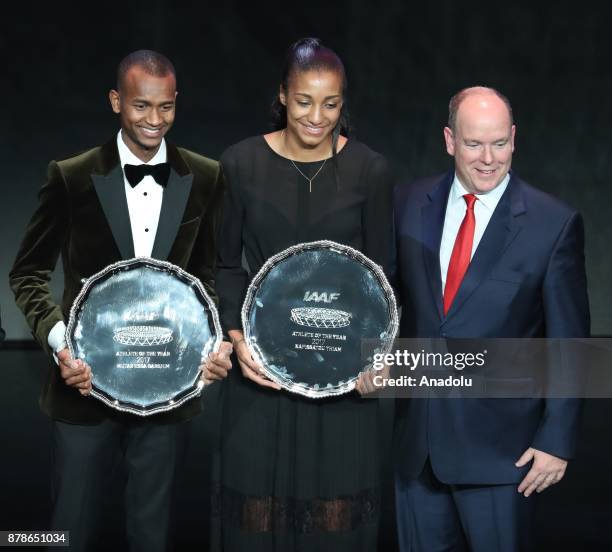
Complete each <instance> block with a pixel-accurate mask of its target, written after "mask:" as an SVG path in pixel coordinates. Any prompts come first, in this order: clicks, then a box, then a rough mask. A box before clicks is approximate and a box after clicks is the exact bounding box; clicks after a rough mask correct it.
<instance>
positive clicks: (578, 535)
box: [0, 0, 612, 550]
mask: <svg viewBox="0 0 612 552" xmlns="http://www.w3.org/2000/svg"><path fill="white" fill-rule="evenodd" d="M601 6H605V4H603V3H590V2H580V3H576V2H572V3H570V2H555V3H541V2H529V3H527V2H525V3H510V2H501V3H489V4H475V3H464V2H453V1H451V0H447V1H442V2H430V3H427V4H416V3H411V2H406V1H399V0H392V1H389V2H376V3H373V2H365V1H357V0H355V1H353V2H348V1H337V2H333V3H331V2H328V3H317V2H305V3H289V2H285V3H283V4H278V5H275V4H274V3H270V2H265V3H255V2H252V3H242V2H236V1H234V2H232V1H227V2H225V3H223V4H221V3H214V4H213V3H206V2H168V1H162V0H154V1H148V2H144V1H136V2H129V3H125V4H124V5H120V4H111V3H106V4H98V5H94V4H93V3H85V2H81V3H73V4H67V3H66V4H62V3H46V4H40V5H39V4H36V3H27V2H22V3H21V4H20V5H19V6H17V7H16V6H12V8H10V10H9V11H5V12H4V13H3V21H2V23H1V25H2V28H1V33H0V55H1V61H2V64H1V65H0V67H2V73H1V74H2V80H1V83H2V90H3V94H2V96H3V105H2V108H1V109H0V162H1V163H2V172H1V174H2V177H3V178H2V183H1V185H2V196H1V197H2V201H0V232H1V234H0V235H1V236H2V255H1V257H0V273H1V274H3V275H4V277H3V278H2V280H0V305H1V307H2V317H3V326H4V328H5V330H6V331H7V338H9V339H11V340H24V339H28V338H29V331H28V329H27V327H26V324H25V322H24V320H23V318H22V316H21V315H20V313H18V311H17V309H16V308H15V306H14V304H13V299H12V295H11V293H10V290H9V288H8V284H7V278H6V274H7V273H8V270H9V268H10V265H11V263H12V261H13V258H14V256H15V253H16V251H17V247H18V244H19V241H20V239H21V236H22V235H23V232H24V229H25V225H26V223H27V220H28V217H29V216H30V214H31V212H32V210H33V208H34V206H35V203H36V192H37V190H38V188H39V186H40V185H41V183H42V182H43V179H44V175H45V168H46V164H47V163H48V161H49V160H50V159H61V158H63V157H66V156H68V155H71V154H73V153H75V152H77V151H81V150H83V149H87V148H89V147H91V146H93V145H97V144H99V143H101V142H104V141H107V140H108V139H110V138H111V137H112V136H113V135H114V133H115V132H116V131H117V121H116V118H115V116H114V115H113V114H112V112H111V111H110V107H109V105H108V99H107V93H108V90H109V89H110V88H111V87H113V86H114V79H115V70H116V65H117V63H118V62H119V60H120V59H121V58H122V57H123V56H124V55H126V54H127V53H129V52H130V51H132V50H135V49H138V48H152V49H156V50H159V51H161V52H163V53H165V54H166V55H167V56H168V57H169V58H170V59H171V60H172V61H173V62H174V64H175V66H176V69H177V75H178V89H179V98H178V106H177V119H176V122H175V127H174V128H173V130H172V131H171V134H170V135H169V139H170V140H171V141H173V142H176V143H178V144H180V145H183V146H185V147H188V148H190V149H192V150H195V151H197V152H200V153H203V154H204V155H207V156H209V157H213V158H218V156H219V155H220V153H221V152H222V151H223V150H224V149H225V148H226V147H227V146H229V145H230V144H232V143H234V142H236V141H238V140H240V139H242V138H244V137H246V136H250V135H253V134H258V133H262V132H264V131H266V130H267V129H268V107H269V105H270V102H271V99H272V97H273V95H274V93H275V91H276V90H277V88H278V79H279V73H280V68H281V64H282V60H283V57H284V52H285V50H286V48H287V46H288V45H289V44H290V43H291V42H293V41H295V40H296V39H298V38H300V37H302V36H318V37H320V38H321V39H323V41H324V42H325V43H327V44H328V45H329V46H331V47H332V48H333V49H335V50H336V51H337V53H338V54H339V55H340V56H341V58H342V59H343V61H344V63H345V66H346V70H347V74H348V79H349V90H348V105H349V107H350V111H351V115H352V122H353V126H354V128H355V135H356V136H357V137H358V138H359V139H360V140H362V141H364V142H365V143H367V144H368V145H370V146H371V147H372V148H373V149H375V150H377V151H379V152H381V153H383V154H385V155H386V156H387V157H388V158H389V159H390V161H391V162H392V164H393V166H394V168H395V169H396V172H397V175H398V179H399V180H400V181H402V182H407V181H409V180H410V179H411V178H413V177H417V176H424V175H427V174H430V173H438V172H442V171H444V170H447V169H448V168H450V167H451V166H452V160H451V159H450V158H449V157H448V156H447V155H446V153H445V150H444V147H443V141H442V127H443V126H444V122H445V119H446V115H447V104H448V99H449V98H450V96H451V95H452V94H453V93H454V92H456V91H457V90H458V89H460V88H462V87H464V86H469V85H474V84H484V85H489V86H494V87H497V88H499V89H500V90H501V91H502V92H504V93H505V94H506V95H507V96H508V97H509V98H510V100H511V102H512V104H513V108H514V115H515V120H516V123H517V144H516V145H517V150H516V152H515V157H514V164H513V167H514V169H515V170H516V171H517V173H519V174H520V175H521V176H522V177H523V178H524V179H526V180H527V181H529V182H531V183H533V184H535V185H536V186H539V187H541V188H542V189H544V190H546V191H548V192H551V193H553V194H554V195H557V196H558V197H561V198H562V199H564V200H565V201H567V202H568V203H570V204H571V205H572V206H574V207H575V208H577V209H579V210H580V211H581V212H582V213H583V214H584V217H585V227H586V259H587V270H588V277H589V293H590V299H591V309H592V318H593V326H592V327H593V332H594V333H595V334H597V335H610V334H612V294H611V293H610V285H611V284H610V281H611V278H612V260H611V258H612V256H611V255H610V253H609V249H610V242H611V238H612V229H611V226H610V224H609V217H610V213H611V210H610V207H611V206H612V201H611V199H612V191H611V187H610V186H609V184H608V180H609V174H610V164H609V159H610V156H609V152H610V146H611V144H612V139H610V136H609V135H610V130H609V129H610V126H611V125H610V123H611V122H612V117H611V114H612V113H611V111H612V108H611V105H612V102H611V101H610V92H611V91H612V70H611V67H610V53H611V51H612V38H611V34H612V33H611V32H610V19H611V18H610V14H609V13H608V9H606V8H602V7H601ZM7 10H8V8H7ZM60 276H61V275H60ZM54 289H55V290H57V291H59V290H61V280H60V281H59V283H56V284H55V285H54ZM9 345H11V344H9ZM17 345H18V343H16V342H13V343H12V346H13V347H16V346H17ZM0 363H1V368H2V371H1V372H0V374H1V375H0V378H1V379H0V382H2V385H1V395H0V399H1V401H2V402H1V404H2V405H3V416H2V421H0V428H1V432H2V433H1V436H2V440H3V442H4V449H5V451H4V453H3V454H2V455H1V458H2V460H1V462H2V464H1V467H2V471H1V472H0V473H1V474H2V475H1V476H0V477H1V485H2V491H3V493H2V494H3V505H4V506H3V511H2V513H1V517H0V529H17V528H32V529H33V528H38V529H44V528H46V515H47V512H48V508H49V499H48V481H49V470H50V468H49V461H50V454H49V445H50V433H49V431H48V430H49V427H48V426H49V422H48V420H46V419H45V418H44V416H43V415H42V414H40V413H39V412H38V411H37V407H36V395H37V393H38V389H39V386H40V384H41V381H42V377H43V374H44V370H45V360H44V358H43V356H42V354H40V353H38V352H33V351H23V350H18V349H12V350H4V351H0ZM214 406H215V401H214V398H213V399H211V400H210V405H209V408H208V409H207V413H206V414H205V415H204V416H202V417H201V419H199V420H197V421H196V423H195V427H194V439H193V447H192V453H191V454H192V456H191V457H190V462H189V465H188V466H187V467H186V471H185V481H184V482H183V484H182V490H183V493H182V497H183V498H182V499H181V500H182V502H181V512H182V519H183V521H182V522H181V524H180V526H179V528H180V535H179V536H180V539H181V540H180V542H181V543H183V544H185V545H186V543H187V542H189V539H191V538H193V539H196V541H197V542H199V543H200V546H199V549H200V550H205V549H206V546H205V543H206V535H205V532H206V515H207V514H206V507H207V491H208V482H207V475H206V474H207V472H206V471H205V470H206V466H207V465H208V450H209V445H210V440H211V439H212V435H213V434H214V427H215V419H216V418H215V416H216V410H215V408H214ZM610 414H612V407H611V406H610V403H609V402H608V401H590V402H589V403H588V404H587V408H586V411H585V422H584V428H583V434H582V443H581V451H580V456H579V458H578V459H577V460H576V461H575V462H574V463H572V464H571V465H570V471H569V472H568V476H567V479H566V481H564V482H563V483H562V484H561V485H559V486H558V487H557V488H555V489H552V490H550V491H547V493H545V495H543V501H542V502H543V505H544V506H545V507H544V508H542V511H541V513H540V518H539V538H540V544H541V546H540V548H539V549H540V550H547V549H553V548H552V547H553V546H556V547H557V548H556V549H557V550H565V549H569V548H566V547H569V546H570V545H572V546H573V547H574V548H576V547H578V548H579V549H582V550H603V549H607V548H609V547H610V546H611V545H612V535H611V533H612V529H611V528H610V521H611V520H612V507H611V506H610V505H609V499H608V497H609V495H610V492H611V491H612V479H611V477H612V476H611V475H610V471H611V470H610V467H611V464H612V463H611V462H610V453H611V452H612V445H611V440H612V437H611V435H612V431H611V429H612V426H611V425H610V421H609V420H610ZM117 488H118V487H117ZM112 493H115V495H116V496H115V495H113V494H112ZM111 496H114V498H115V499H116V500H118V501H120V495H119V494H118V491H117V490H111ZM386 514H387V515H388V517H392V515H393V512H392V505H391V503H390V502H389V503H388V505H387V512H386ZM113 515H114V516H115V517H114V518H113V519H115V520H120V519H121V517H120V515H118V514H117V511H116V510H115V511H114V512H113ZM111 517H112V516H111ZM116 523H120V521H116ZM109 531H111V533H110V534H111V535H114V537H113V538H119V539H120V538H122V537H121V531H120V530H116V529H112V528H109ZM383 539H384V540H385V542H386V543H388V546H392V541H393V527H392V523H391V522H390V521H388V520H387V521H385V522H384V524H383ZM388 549H392V548H388Z"/></svg>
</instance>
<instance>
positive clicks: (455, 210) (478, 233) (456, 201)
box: [440, 173, 510, 290]
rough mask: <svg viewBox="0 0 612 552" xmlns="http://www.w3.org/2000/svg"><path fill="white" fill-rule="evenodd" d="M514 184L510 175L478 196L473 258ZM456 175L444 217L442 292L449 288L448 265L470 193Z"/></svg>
mask: <svg viewBox="0 0 612 552" xmlns="http://www.w3.org/2000/svg"><path fill="white" fill-rule="evenodd" d="M508 182H510V174H507V175H506V176H505V177H504V179H503V180H502V181H501V182H500V183H499V185H498V186H496V187H495V188H494V189H493V190H491V191H490V192H488V193H486V194H476V198H477V201H476V202H475V203H474V218H475V219H476V227H475V229H474V242H473V244H472V255H471V256H470V259H471V258H472V257H473V256H474V253H475V252H476V248H477V247H478V244H479V243H480V240H481V239H482V236H483V234H484V232H485V230H486V229H487V225H488V224H489V221H490V220H491V217H492V216H493V212H494V211H495V208H496V207H497V204H498V203H499V200H500V199H501V196H502V195H503V194H504V192H505V191H506V188H507V187H508ZM469 193H470V192H468V191H467V190H466V189H465V187H464V186H463V184H462V183H461V181H460V180H459V178H458V177H457V174H456V173H455V178H454V180H453V184H452V186H451V189H450V193H449V194H448V203H447V204H446V215H445V216H444V229H443V230H442V241H441V243H440V274H441V275H442V289H443V290H444V288H445V287H446V275H447V273H448V265H449V263H450V258H451V255H452V253H453V247H454V245H455V240H456V238H457V234H458V233H459V227H460V226H461V223H462V222H463V218H464V217H465V212H466V211H467V205H466V203H465V199H464V198H463V196H464V195H465V194H469Z"/></svg>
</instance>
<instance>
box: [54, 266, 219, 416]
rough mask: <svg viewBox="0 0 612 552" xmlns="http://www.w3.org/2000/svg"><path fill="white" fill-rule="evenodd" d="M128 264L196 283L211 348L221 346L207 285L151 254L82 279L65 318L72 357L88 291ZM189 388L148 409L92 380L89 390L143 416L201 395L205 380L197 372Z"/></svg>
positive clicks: (115, 406)
mask: <svg viewBox="0 0 612 552" xmlns="http://www.w3.org/2000/svg"><path fill="white" fill-rule="evenodd" d="M130 265H134V266H140V265H148V266H151V267H153V268H154V269H162V270H164V271H166V272H174V273H175V274H176V275H177V276H179V277H181V278H183V279H184V280H187V281H189V282H190V283H191V285H193V286H195V287H196V288H197V290H198V292H199V293H200V294H201V296H202V297H203V298H204V301H205V302H206V304H207V306H208V308H209V311H210V314H211V317H212V321H213V328H211V330H214V331H212V332H211V333H213V336H214V337H215V339H214V342H213V345H212V348H211V351H212V352H216V351H218V350H219V346H220V345H221V342H222V340H223V332H222V330H221V322H220V320H219V312H218V310H217V307H216V305H215V303H214V301H213V300H212V299H211V298H210V295H208V292H207V291H206V288H205V287H204V285H203V284H202V282H201V281H200V279H199V278H197V277H195V276H194V275H193V274H190V273H189V272H187V271H186V270H184V269H182V268H181V267H180V266H177V265H175V264H172V263H170V262H168V261H162V260H160V259H154V258H152V257H133V258H131V259H123V260H121V261H117V262H115V263H112V264H110V265H108V266H107V267H105V268H103V269H102V270H100V271H99V272H96V273H95V274H93V275H91V276H90V277H89V278H85V279H83V280H82V282H83V286H82V287H81V289H80V291H79V293H78V295H77V296H76V298H75V300H74V301H73V303H72V306H71V307H70V315H69V318H68V324H67V326H66V336H65V337H66V343H67V344H68V349H69V351H70V355H71V356H72V358H76V351H75V350H74V346H73V344H72V338H71V336H72V335H73V332H74V329H75V326H76V323H77V317H78V314H79V311H80V309H81V307H82V302H83V301H84V299H85V298H86V297H87V295H88V294H89V291H90V290H91V288H92V287H93V285H94V284H95V283H96V282H97V281H98V280H100V279H102V278H104V277H105V276H106V275H107V274H109V273H112V272H115V271H117V270H119V269H122V268H125V267H128V266H130ZM191 387H192V389H187V390H184V391H182V392H180V393H178V394H177V395H176V396H175V397H173V398H172V399H170V400H168V401H164V402H163V403H159V404H158V405H157V406H155V405H153V406H150V407H147V408H142V407H140V406H137V405H133V404H132V403H128V402H121V401H119V400H117V399H113V398H112V397H110V396H109V395H108V394H107V393H105V392H104V391H102V390H101V389H98V388H97V387H96V385H95V383H94V382H93V381H92V390H91V393H90V394H91V396H92V397H95V398H96V399H98V400H99V401H102V402H103V403H104V404H106V405H107V406H109V407H110V408H112V409H113V410H117V411H119V412H127V413H130V414H136V415H137V416H142V417H145V416H150V415H152V414H159V413H161V412H168V411H170V410H174V409H175V408H178V407H179V406H181V405H182V404H184V403H185V402H187V401H188V400H190V399H192V398H194V397H197V396H198V395H200V394H201V393H202V389H203V388H204V383H203V382H202V381H201V380H200V376H199V374H198V375H197V376H196V378H195V380H194V381H193V382H192V383H191Z"/></svg>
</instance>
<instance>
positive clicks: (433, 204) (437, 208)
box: [421, 172, 453, 320]
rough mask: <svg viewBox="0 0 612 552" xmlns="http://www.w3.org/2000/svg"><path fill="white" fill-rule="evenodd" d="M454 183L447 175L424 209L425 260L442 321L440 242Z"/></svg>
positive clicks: (450, 174) (434, 189)
mask: <svg viewBox="0 0 612 552" xmlns="http://www.w3.org/2000/svg"><path fill="white" fill-rule="evenodd" d="M452 181H453V173H452V172H449V173H447V174H446V175H445V176H444V177H443V178H442V179H441V180H440V181H439V182H438V184H436V185H435V186H434V188H433V189H432V190H431V192H429V194H428V197H429V200H430V202H429V203H428V204H427V205H425V206H424V207H423V209H422V212H421V216H422V224H423V260H424V262H425V269H426V271H427V276H428V278H427V279H428V281H429V286H430V289H431V293H432V298H433V301H434V303H435V305H436V309H437V310H438V315H439V316H440V320H442V318H443V310H442V275H441V274H440V242H441V241H442V228H443V227H444V216H445V214H446V203H447V201H448V194H449V191H450V187H451V184H452Z"/></svg>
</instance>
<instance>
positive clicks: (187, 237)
mask: <svg viewBox="0 0 612 552" xmlns="http://www.w3.org/2000/svg"><path fill="white" fill-rule="evenodd" d="M167 152H168V162H169V163H170V165H171V167H172V170H171V172H170V178H169V180H168V185H167V187H166V189H165V190H164V195H163V201H162V208H161V213H160V218H159V225H158V228H157V234H156V236H155V243H154V246H153V252H152V255H151V256H152V257H155V258H157V259H163V260H168V261H169V262H171V263H174V264H176V265H178V266H180V267H182V268H184V269H186V270H187V271H188V272H190V273H192V274H194V275H195V276H197V277H198V278H200V280H201V281H202V282H203V283H204V285H205V286H207V288H208V290H209V291H210V292H212V289H213V269H214V259H215V234H216V227H217V224H218V221H219V217H220V206H221V202H222V197H223V177H222V173H221V170H220V167H219V164H218V163H217V162H216V161H212V160H210V159H207V158H205V157H202V156H200V155H197V154H195V153H192V152H190V151H188V150H185V149H183V148H177V147H175V146H172V145H170V144H168V145H167ZM60 253H61V255H62V262H63V269H64V293H63V297H62V302H61V305H57V304H56V303H55V302H54V300H53V298H52V296H51V291H50V288H49V280H50V277H51V273H52V272H53V270H54V267H55V264H56V262H57V259H58V256H59V254H60ZM133 256H134V246H133V241H132V231H131V227H130V219H129V212H128V206H127V199H126V196H125V191H124V182H123V173H122V170H121V166H120V163H119V153H118V151H117V144H116V139H115V138H113V140H112V141H110V142H109V143H107V144H106V145H104V146H101V147H96V148H93V149H91V150H88V151H86V152H84V153H81V154H79V155H76V156H74V157H71V158H69V159H65V160H63V161H58V162H55V161H52V162H51V163H50V164H49V168H48V175H47V182H46V184H45V185H44V186H43V187H42V188H41V190H40V193H39V206H38V208H37V209H36V211H35V213H34V215H33V216H32V219H31V220H30V223H29V225H28V227H27V230H26V234H25V237H24V239H23V242H22V244H21V247H20V249H19V252H18V254H17V258H16V259H15V263H14V265H13V268H12V270H11V272H10V276H9V278H10V284H11V288H12V289H13V292H14V293H15V297H16V302H17V305H18V306H19V307H20V308H21V310H22V311H23V313H24V314H25V316H26V319H27V321H28V324H29V325H30V328H31V329H32V333H33V334H34V337H35V338H36V340H37V341H38V342H39V343H40V345H41V346H42V347H43V349H44V350H45V351H46V352H47V353H48V354H49V356H51V355H52V351H50V350H49V346H48V344H47V338H48V335H49V332H50V330H51V328H53V326H54V325H55V324H56V323H57V322H58V321H60V320H64V321H67V319H68V316H69V312H70V307H71V305H72V303H73V301H74V299H75V297H76V296H77V294H78V292H79V290H80V288H81V280H82V279H83V278H88V277H89V276H91V275H92V274H95V273H96V272H98V271H100V270H102V269H103V268H104V267H106V266H108V265H109V264H111V263H114V262H117V261H119V260H121V259H129V258H131V257H133ZM213 296H214V295H213ZM40 402H41V407H42V409H43V411H44V412H45V413H47V414H48V415H49V416H52V417H53V418H56V419H59V420H64V421H68V422H73V423H84V424H87V423H97V422H99V421H100V420H102V419H103V418H104V417H105V416H107V415H108V413H109V412H108V410H107V408H106V407H105V406H103V405H102V403H100V402H99V401H97V400H95V399H92V398H89V397H87V398H84V397H81V395H80V394H79V393H78V391H76V390H74V389H72V388H70V387H68V386H66V385H65V384H64V382H63V380H62V378H61V377H60V373H59V369H58V367H57V365H56V364H55V362H54V361H53V360H52V359H51V365H50V368H49V372H48V376H47V380H46V383H45V385H44V388H43V391H42V395H41V400H40ZM200 409H201V404H200V401H199V400H197V399H196V400H192V401H189V402H187V403H186V404H185V405H183V406H182V407H180V408H178V409H176V410H174V411H172V412H170V413H167V414H160V415H156V416H153V417H151V418H150V419H152V420H154V421H156V422H165V421H175V420H181V419H186V418H189V417H191V416H193V415H194V414H196V413H197V412H199V410H200Z"/></svg>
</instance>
